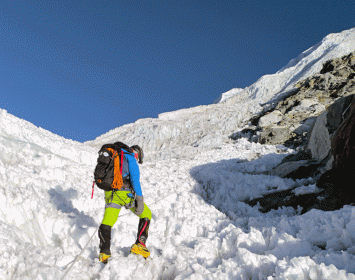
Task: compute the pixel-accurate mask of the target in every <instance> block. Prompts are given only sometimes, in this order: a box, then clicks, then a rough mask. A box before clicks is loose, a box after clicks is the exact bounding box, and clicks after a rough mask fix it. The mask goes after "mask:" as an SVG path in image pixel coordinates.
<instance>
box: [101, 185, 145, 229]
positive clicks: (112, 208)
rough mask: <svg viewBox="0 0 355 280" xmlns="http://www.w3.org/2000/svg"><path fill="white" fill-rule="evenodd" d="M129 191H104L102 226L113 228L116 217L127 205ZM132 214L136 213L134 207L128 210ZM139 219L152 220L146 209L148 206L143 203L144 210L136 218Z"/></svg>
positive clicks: (129, 200) (129, 199)
mask: <svg viewBox="0 0 355 280" xmlns="http://www.w3.org/2000/svg"><path fill="white" fill-rule="evenodd" d="M129 193H130V192H129V191H115V192H112V191H108V192H107V191H105V203H106V205H105V214H104V218H103V220H102V224H104V225H108V226H111V227H112V226H113V225H114V224H115V223H116V221H117V219H118V215H119V214H120V211H121V208H122V207H124V206H125V205H127V204H129V203H130V202H132V201H131V198H130V197H128V194H129ZM129 210H131V211H132V212H133V213H134V212H135V211H136V208H135V207H132V208H130V209H129ZM138 217H139V218H141V219H143V218H148V219H149V220H151V219H152V212H151V211H150V209H149V208H148V206H147V205H146V204H145V203H144V210H143V212H142V214H140V215H139V216H138Z"/></svg>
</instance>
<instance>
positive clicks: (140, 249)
mask: <svg viewBox="0 0 355 280" xmlns="http://www.w3.org/2000/svg"><path fill="white" fill-rule="evenodd" d="M149 224H150V220H149V219H148V218H143V219H140V220H139V224H138V233H137V241H136V243H134V244H133V245H132V247H131V253H133V254H137V255H141V256H143V257H144V258H148V257H149V256H150V252H149V250H148V249H147V247H146V246H145V243H146V242H147V238H148V230H149Z"/></svg>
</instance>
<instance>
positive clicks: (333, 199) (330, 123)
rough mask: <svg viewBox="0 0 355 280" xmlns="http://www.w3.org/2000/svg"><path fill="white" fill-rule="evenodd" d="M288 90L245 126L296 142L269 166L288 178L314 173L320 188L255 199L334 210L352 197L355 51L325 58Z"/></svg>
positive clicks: (257, 136) (270, 138) (261, 136)
mask: <svg viewBox="0 0 355 280" xmlns="http://www.w3.org/2000/svg"><path fill="white" fill-rule="evenodd" d="M296 88H297V90H295V91H294V92H293V93H292V95H291V96H288V97H287V98H285V99H284V100H282V101H280V102H278V103H277V104H276V105H275V106H274V108H273V109H271V110H269V111H268V112H266V113H265V114H264V115H262V116H260V117H259V118H258V119H257V120H253V121H254V122H255V128H254V129H250V130H249V131H248V133H249V137H251V138H252V139H254V141H260V142H262V143H272V144H285V145H287V146H293V147H294V148H295V147H298V150H299V152H298V153H297V154H294V155H291V156H288V157H286V158H285V159H284V160H283V161H282V162H281V163H280V164H279V165H278V166H277V167H275V168H274V169H273V170H269V171H267V172H265V173H266V174H269V175H277V176H280V177H289V178H294V179H296V178H308V177H313V179H314V181H315V182H317V187H318V188H320V189H322V191H321V193H317V194H308V195H306V196H298V197H296V196H295V195H292V190H289V191H284V192H282V193H277V194H276V193H275V194H273V195H271V196H268V197H264V198H262V199H260V200H255V201H253V202H251V204H254V203H256V202H257V201H259V202H260V203H261V204H262V206H263V207H264V210H265V211H267V210H269V209H272V208H277V207H280V206H294V207H297V206H298V205H302V206H303V207H304V208H305V209H308V210H309V209H312V208H318V209H322V210H334V209H338V208H340V207H342V206H343V205H344V204H349V203H353V202H355V197H354V196H353V195H352V175H353V174H354V171H355V164H354V162H355V161H354V160H355V152H354V151H355V139H354V137H355V129H354V121H355V98H354V96H355V53H350V54H348V55H346V56H343V57H341V58H337V59H333V60H330V61H327V62H326V63H325V64H324V65H323V68H322V69H321V71H320V73H319V74H315V75H313V76H311V77H308V78H307V79H305V80H303V81H300V82H299V83H297V84H296Z"/></svg>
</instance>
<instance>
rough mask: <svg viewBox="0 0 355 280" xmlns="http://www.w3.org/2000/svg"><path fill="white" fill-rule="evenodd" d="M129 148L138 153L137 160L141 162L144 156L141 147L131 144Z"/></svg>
mask: <svg viewBox="0 0 355 280" xmlns="http://www.w3.org/2000/svg"><path fill="white" fill-rule="evenodd" d="M131 149H132V150H133V151H135V152H137V153H138V162H139V163H140V164H142V163H143V158H144V154H143V149H142V148H141V147H139V146H138V145H134V146H132V147H131Z"/></svg>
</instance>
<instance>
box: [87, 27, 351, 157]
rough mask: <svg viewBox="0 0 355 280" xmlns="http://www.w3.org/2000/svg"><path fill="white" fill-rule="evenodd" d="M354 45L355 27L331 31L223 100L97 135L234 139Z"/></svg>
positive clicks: (147, 142)
mask: <svg viewBox="0 0 355 280" xmlns="http://www.w3.org/2000/svg"><path fill="white" fill-rule="evenodd" d="M354 50H355V28H352V29H349V30H345V31H343V32H341V33H336V34H330V35H328V36H326V37H325V38H324V39H323V40H322V41H321V42H319V43H318V44H316V45H315V46H313V47H311V48H309V49H308V50H306V51H304V52H303V53H302V54H300V55H299V56H298V57H297V58H295V59H293V60H291V61H290V62H289V63H288V64H287V65H286V66H285V67H283V68H282V69H280V70H279V71H278V72H277V73H275V74H273V75H265V76H263V77H261V78H260V79H259V80H258V81H257V82H255V83H254V84H252V85H251V86H249V87H247V88H245V89H239V88H236V89H232V90H230V91H228V92H226V93H223V94H222V95H221V96H220V97H219V98H218V99H217V100H221V101H220V103H218V104H211V105H208V106H198V107H194V108H189V109H182V110H178V111H174V112H168V113H163V114H160V115H159V116H158V118H156V119H155V118H149V119H141V120H138V121H137V122H136V123H134V124H128V125H124V126H121V127H118V128H116V129H113V130H111V131H109V132H108V133H106V134H103V135H101V136H100V137H98V138H97V139H95V140H93V141H89V142H87V144H89V145H92V146H96V147H97V146H100V145H102V144H103V143H105V142H106V141H112V140H114V139H117V138H120V139H122V141H123V142H127V143H139V144H140V145H141V146H142V147H144V149H145V150H150V151H156V150H161V149H163V148H176V147H179V146H181V145H182V144H183V145H192V146H195V147H200V148H202V149H204V148H205V147H211V146H213V147H218V146H220V145H222V144H224V143H229V141H228V136H230V135H232V134H233V133H235V132H237V131H240V130H241V128H242V127H243V126H244V125H245V124H246V120H248V119H249V118H250V117H251V116H253V115H256V114H259V113H261V112H262V111H263V110H265V109H267V106H266V105H265V103H268V102H270V101H272V100H277V99H278V98H280V97H282V96H284V95H287V93H288V92H290V91H292V89H293V88H294V85H295V83H297V82H298V81H300V80H302V79H305V78H307V77H309V76H311V75H313V74H315V73H318V72H319V71H320V70H321V68H322V65H323V63H324V62H326V61H328V60H330V59H333V58H336V57H341V56H343V55H346V54H348V53H350V52H352V51H354Z"/></svg>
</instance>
